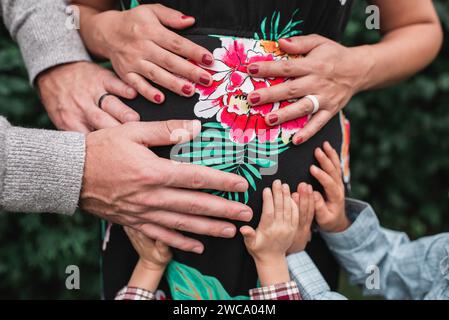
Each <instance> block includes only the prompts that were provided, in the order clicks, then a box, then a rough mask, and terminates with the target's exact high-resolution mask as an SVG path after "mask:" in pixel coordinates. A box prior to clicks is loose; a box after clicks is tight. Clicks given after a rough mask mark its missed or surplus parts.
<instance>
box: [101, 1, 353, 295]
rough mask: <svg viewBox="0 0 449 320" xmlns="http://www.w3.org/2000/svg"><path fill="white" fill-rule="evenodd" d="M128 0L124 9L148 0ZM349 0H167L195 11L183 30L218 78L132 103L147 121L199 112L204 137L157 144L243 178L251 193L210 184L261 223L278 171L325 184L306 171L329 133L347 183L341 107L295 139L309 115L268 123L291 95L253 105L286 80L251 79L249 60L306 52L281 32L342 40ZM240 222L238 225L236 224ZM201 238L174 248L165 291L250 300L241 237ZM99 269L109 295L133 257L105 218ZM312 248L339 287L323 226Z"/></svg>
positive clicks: (250, 267)
mask: <svg viewBox="0 0 449 320" xmlns="http://www.w3.org/2000/svg"><path fill="white" fill-rule="evenodd" d="M139 2H140V3H138V1H135V0H133V1H128V2H126V1H125V3H124V5H125V7H126V8H129V7H130V6H131V7H133V6H136V5H139V4H144V3H151V1H139ZM351 2H352V1H351V0H291V1H278V0H246V1H245V0H225V1H212V0H196V1H195V0H167V1H160V2H159V3H162V4H164V5H166V6H168V7H171V8H174V9H177V10H180V11H182V12H183V13H184V14H186V15H191V16H194V17H195V18H196V24H195V26H193V27H192V28H189V29H187V30H183V31H181V32H180V34H181V35H183V36H185V37H187V38H189V39H190V40H192V41H194V42H195V43H197V44H199V45H201V46H203V47H205V48H207V49H209V50H210V51H211V52H212V53H213V55H214V58H215V61H214V64H213V66H212V67H207V68H206V70H207V71H208V72H209V73H210V74H211V76H212V78H213V80H214V81H213V85H212V86H211V87H208V88H206V87H202V86H200V85H196V94H195V95H194V96H193V97H191V98H185V97H180V96H178V95H176V94H173V93H171V92H169V91H167V90H165V89H163V88H161V90H162V91H163V92H164V94H165V95H166V99H165V102H164V104H163V105H162V106H155V105H152V103H151V102H149V101H147V100H145V99H144V98H143V97H138V98H137V99H135V100H132V101H127V103H128V104H129V105H130V106H131V107H132V108H133V109H135V110H136V111H137V112H138V113H139V114H140V115H141V118H142V120H144V121H155V120H168V119H199V120H201V122H202V124H203V130H202V133H201V135H200V137H199V138H198V139H196V140H195V141H192V142H190V143H186V144H184V145H182V146H177V147H176V148H177V149H176V150H174V149H172V147H164V148H158V149H153V150H154V151H155V152H156V153H157V154H158V155H159V156H161V157H165V158H169V157H170V156H171V157H172V158H174V159H176V160H178V161H183V162H191V163H196V164H200V165H205V166H209V167H212V168H215V169H219V170H223V171H226V172H232V173H235V174H238V175H241V176H242V177H245V178H246V179H247V180H248V182H249V185H250V188H249V190H248V191H247V192H246V193H229V192H220V191H216V190H205V192H210V193H212V194H215V195H217V196H221V197H225V198H228V199H232V200H235V201H241V202H243V203H246V204H248V205H249V206H250V207H251V208H252V209H253V211H254V218H253V220H252V221H251V223H250V224H251V225H252V226H253V227H256V226H257V224H258V222H259V218H260V213H261V204H262V195H261V192H262V190H263V188H264V187H267V186H270V185H271V183H272V182H273V180H275V179H281V180H282V181H283V182H285V183H288V184H290V187H291V188H292V189H294V188H296V186H297V184H298V183H299V182H301V181H305V182H308V183H312V184H313V185H314V187H315V188H316V189H318V190H320V187H319V185H318V184H317V182H316V181H314V180H313V179H312V177H311V176H310V174H309V172H308V168H309V166H310V165H311V164H312V163H314V158H313V150H314V149H315V148H316V147H318V146H320V145H322V143H323V142H324V141H326V140H327V141H329V142H330V143H331V144H332V145H333V146H334V148H336V150H339V151H340V156H341V163H342V170H343V172H344V179H345V182H348V181H349V163H348V160H349V123H348V121H347V120H346V119H345V118H344V116H343V114H341V113H340V114H338V115H337V116H335V117H334V118H333V119H332V120H331V121H330V122H329V123H328V124H327V125H326V126H325V127H324V128H323V129H322V130H321V131H320V132H319V133H318V134H317V135H315V136H314V137H313V138H312V139H310V140H309V141H308V142H306V143H304V144H302V145H300V146H294V145H293V144H292V143H291V138H292V136H293V135H294V134H295V133H296V132H298V131H299V130H301V129H302V128H303V127H304V125H305V124H306V123H307V121H308V117H303V118H300V119H296V120H293V121H289V122H287V123H284V124H281V125H279V126H275V127H268V126H267V125H266V124H265V121H264V116H265V115H266V114H267V113H268V112H270V111H272V110H275V109H279V108H283V107H285V106H287V105H289V104H290V103H292V101H281V102H277V103H270V104H266V105H262V106H258V107H253V108H250V107H249V106H248V103H247V101H246V97H247V94H248V93H250V92H251V91H253V90H255V89H258V88H264V87H270V86H273V85H276V84H279V83H282V82H284V81H289V79H285V78H252V77H249V75H248V74H247V72H246V65H248V64H249V63H251V62H254V61H276V60H287V59H300V57H296V56H290V55H287V54H285V53H284V52H282V51H281V50H279V48H278V46H277V40H278V39H280V38H287V37H292V36H297V35H307V34H311V33H317V34H321V35H323V36H325V37H328V38H330V39H333V40H337V41H338V40H339V38H340V36H341V34H342V32H343V31H344V28H345V26H346V23H347V20H348V16H349V13H350V7H351ZM236 224H237V226H238V227H239V226H241V225H242V224H241V223H236ZM189 236H192V237H194V238H196V239H199V240H200V241H202V242H203V243H204V244H205V252H204V253H203V254H202V255H197V254H193V253H186V252H181V251H178V250H174V259H173V261H172V262H171V263H170V264H169V266H168V268H167V271H166V273H165V276H164V279H163V281H162V282H161V285H160V290H158V292H157V293H156V296H157V297H158V298H159V299H165V298H169V299H247V298H248V290H249V289H251V288H254V287H256V286H257V283H258V281H257V272H256V269H255V265H254V262H253V260H252V258H251V256H250V255H249V254H248V252H247V250H246V248H245V245H244V243H243V239H242V237H241V236H240V235H237V236H236V237H235V238H233V239H222V238H212V237H204V236H198V235H190V234H189ZM103 240H104V241H103V251H102V252H103V253H102V269H103V281H104V294H105V297H106V298H108V299H109V298H113V297H114V295H115V293H116V292H117V291H118V290H119V289H120V288H121V287H122V286H124V285H125V284H126V283H127V281H128V279H129V277H130V275H131V272H132V269H133V267H134V265H135V263H136V260H137V256H136V253H135V251H134V249H133V248H132V246H131V244H130V243H129V241H128V239H127V237H126V235H125V233H124V232H123V229H122V228H121V227H120V226H108V227H106V224H104V226H103ZM307 251H308V252H309V254H310V255H311V257H312V258H313V260H314V261H315V263H316V264H317V266H318V267H319V269H320V270H321V271H322V273H323V275H324V277H325V278H326V279H327V281H328V282H329V283H330V285H331V286H332V287H334V288H335V286H336V285H337V281H338V265H337V263H336V262H335V260H334V259H333V257H332V256H331V254H330V253H329V251H328V249H327V248H326V246H325V244H324V242H323V241H322V239H321V238H320V236H319V234H318V233H314V234H313V237H312V241H311V242H310V244H309V245H308V248H307Z"/></svg>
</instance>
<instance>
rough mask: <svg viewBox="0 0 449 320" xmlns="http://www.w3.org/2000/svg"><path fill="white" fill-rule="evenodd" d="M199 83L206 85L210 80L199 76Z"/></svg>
mask: <svg viewBox="0 0 449 320" xmlns="http://www.w3.org/2000/svg"><path fill="white" fill-rule="evenodd" d="M200 82H201V83H202V84H204V85H208V84H209V82H210V78H209V77H208V76H201V77H200Z"/></svg>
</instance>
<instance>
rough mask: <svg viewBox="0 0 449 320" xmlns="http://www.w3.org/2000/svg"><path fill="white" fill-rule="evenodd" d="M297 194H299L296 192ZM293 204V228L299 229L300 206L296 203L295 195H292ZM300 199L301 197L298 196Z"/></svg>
mask: <svg viewBox="0 0 449 320" xmlns="http://www.w3.org/2000/svg"><path fill="white" fill-rule="evenodd" d="M296 196H298V194H297V193H296ZM290 201H291V206H292V219H291V223H292V226H293V228H294V229H295V230H296V229H298V224H299V208H298V205H297V204H296V200H295V199H294V197H293V196H292V197H291V199H290ZM298 201H299V198H298Z"/></svg>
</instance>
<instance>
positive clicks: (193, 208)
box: [188, 200, 202, 214]
mask: <svg viewBox="0 0 449 320" xmlns="http://www.w3.org/2000/svg"><path fill="white" fill-rule="evenodd" d="M201 211H202V206H201V205H200V204H199V202H198V201H195V200H191V201H190V203H189V206H188V212H189V213H190V214H197V213H199V212H201Z"/></svg>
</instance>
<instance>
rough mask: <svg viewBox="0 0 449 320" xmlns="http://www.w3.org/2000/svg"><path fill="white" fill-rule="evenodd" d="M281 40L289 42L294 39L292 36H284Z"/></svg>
mask: <svg viewBox="0 0 449 320" xmlns="http://www.w3.org/2000/svg"><path fill="white" fill-rule="evenodd" d="M281 40H284V41H287V42H292V39H290V38H282V39H281Z"/></svg>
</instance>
